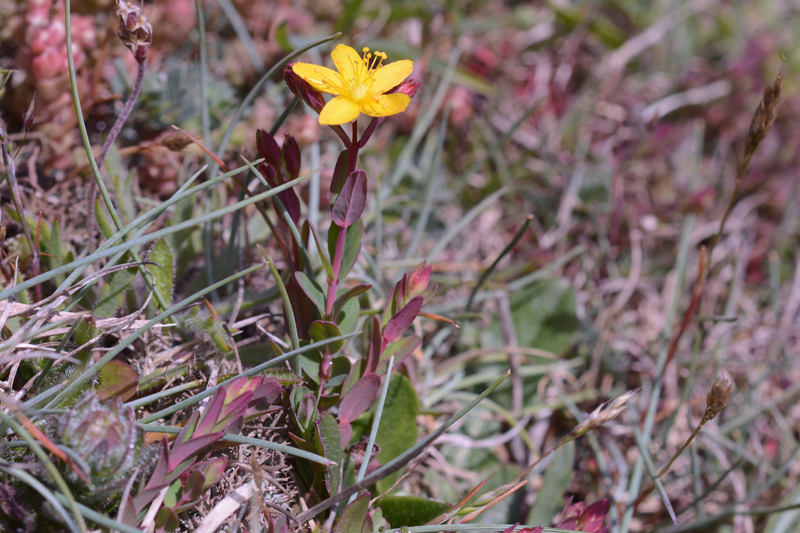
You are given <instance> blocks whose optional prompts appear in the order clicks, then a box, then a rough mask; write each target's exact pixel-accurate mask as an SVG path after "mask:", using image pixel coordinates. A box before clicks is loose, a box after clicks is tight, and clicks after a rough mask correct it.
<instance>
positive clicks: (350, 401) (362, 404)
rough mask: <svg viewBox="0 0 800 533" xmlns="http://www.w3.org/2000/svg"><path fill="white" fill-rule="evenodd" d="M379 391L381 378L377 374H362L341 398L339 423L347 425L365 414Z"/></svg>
mask: <svg viewBox="0 0 800 533" xmlns="http://www.w3.org/2000/svg"><path fill="white" fill-rule="evenodd" d="M380 389H381V378H380V377H378V375H377V374H373V373H369V374H364V376H362V377H361V379H359V380H358V381H357V382H356V384H355V385H353V387H352V388H351V389H350V390H349V391H347V394H345V395H344V397H343V398H342V401H341V403H340V404H339V423H340V424H349V423H351V422H352V421H353V420H355V419H356V418H358V417H359V416H361V415H362V414H364V413H366V412H367V409H369V408H370V407H372V403H373V402H374V401H375V399H376V398H377V397H378V393H379V392H380Z"/></svg>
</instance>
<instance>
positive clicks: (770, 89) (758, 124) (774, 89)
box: [744, 70, 783, 158]
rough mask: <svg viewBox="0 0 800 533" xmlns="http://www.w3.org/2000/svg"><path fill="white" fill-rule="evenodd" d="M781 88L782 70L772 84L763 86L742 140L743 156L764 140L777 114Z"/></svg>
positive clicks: (751, 151)
mask: <svg viewBox="0 0 800 533" xmlns="http://www.w3.org/2000/svg"><path fill="white" fill-rule="evenodd" d="M782 89H783V70H781V71H780V72H778V76H777V77H776V78H775V81H774V82H773V83H772V85H767V86H766V87H764V95H763V96H762V97H761V102H759V104H758V109H756V112H755V114H754V115H753V120H752V121H751V122H750V130H749V131H748V132H747V139H746V140H745V142H744V156H745V158H747V157H750V156H751V155H753V152H755V151H756V147H758V145H759V143H761V141H763V140H764V137H766V136H767V134H768V133H769V130H770V129H772V125H773V124H774V123H775V117H776V116H777V115H778V106H779V105H780V100H781V90H782Z"/></svg>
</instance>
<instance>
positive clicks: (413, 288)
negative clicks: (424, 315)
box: [406, 261, 433, 299]
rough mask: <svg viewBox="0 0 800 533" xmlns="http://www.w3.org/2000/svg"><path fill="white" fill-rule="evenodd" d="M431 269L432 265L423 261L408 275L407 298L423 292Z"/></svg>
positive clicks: (428, 281)
mask: <svg viewBox="0 0 800 533" xmlns="http://www.w3.org/2000/svg"><path fill="white" fill-rule="evenodd" d="M432 270H433V265H429V264H427V263H426V262H425V261H423V262H422V263H420V264H419V265H417V268H415V269H414V270H413V271H412V272H411V274H409V275H408V286H407V288H406V290H407V298H408V299H411V298H413V297H415V296H419V295H420V294H422V293H423V292H425V290H426V289H427V288H428V283H430V281H431V271H432Z"/></svg>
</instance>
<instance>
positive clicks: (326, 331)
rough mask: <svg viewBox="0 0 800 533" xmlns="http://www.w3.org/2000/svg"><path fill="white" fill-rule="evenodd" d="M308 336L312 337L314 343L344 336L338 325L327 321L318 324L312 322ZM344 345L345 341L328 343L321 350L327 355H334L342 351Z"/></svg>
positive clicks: (318, 321) (320, 321) (319, 321)
mask: <svg viewBox="0 0 800 533" xmlns="http://www.w3.org/2000/svg"><path fill="white" fill-rule="evenodd" d="M308 334H309V335H310V336H311V340H312V341H313V342H322V341H324V340H327V339H333V338H335V337H341V335H342V333H341V332H340V331H339V328H338V327H337V326H336V324H334V323H333V322H327V321H325V320H317V321H316V322H312V323H311V326H310V327H309V328H308ZM343 345H344V340H339V341H336V342H331V343H328V344H326V345H325V346H322V347H321V348H319V349H320V351H322V353H323V354H325V355H333V354H335V353H336V352H338V351H339V350H341V348H342V346H343Z"/></svg>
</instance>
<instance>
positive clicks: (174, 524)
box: [155, 507, 181, 531]
mask: <svg viewBox="0 0 800 533" xmlns="http://www.w3.org/2000/svg"><path fill="white" fill-rule="evenodd" d="M155 524H156V527H157V528H158V529H159V531H175V530H176V529H178V528H179V527H180V525H181V522H180V520H178V515H176V514H175V511H173V510H172V509H170V508H168V507H162V508H161V509H160V510H159V511H158V514H157V515H156V520H155Z"/></svg>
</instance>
